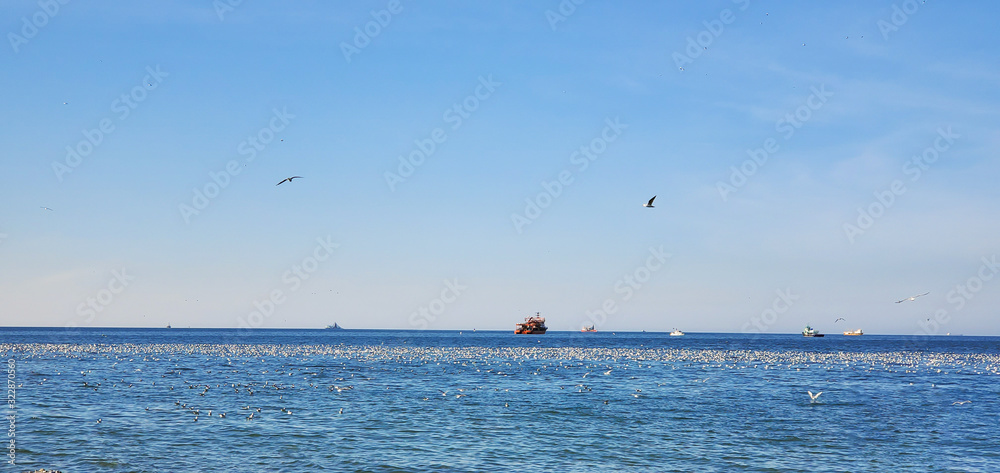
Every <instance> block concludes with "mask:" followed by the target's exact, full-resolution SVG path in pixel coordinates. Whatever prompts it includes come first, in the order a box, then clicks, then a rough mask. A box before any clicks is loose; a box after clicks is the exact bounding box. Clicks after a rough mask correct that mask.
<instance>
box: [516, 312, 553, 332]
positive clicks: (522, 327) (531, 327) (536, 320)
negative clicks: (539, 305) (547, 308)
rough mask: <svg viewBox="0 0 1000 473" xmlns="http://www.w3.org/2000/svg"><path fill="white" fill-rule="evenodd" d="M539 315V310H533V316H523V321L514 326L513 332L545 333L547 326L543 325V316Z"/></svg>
mask: <svg viewBox="0 0 1000 473" xmlns="http://www.w3.org/2000/svg"><path fill="white" fill-rule="evenodd" d="M541 315H542V314H541V312H535V316H534V317H525V318H524V322H521V323H519V324H517V325H516V326H515V328H514V333H528V334H532V333H538V334H542V333H545V331H546V330H548V329H549V328H548V327H546V326H545V317H542V316H541Z"/></svg>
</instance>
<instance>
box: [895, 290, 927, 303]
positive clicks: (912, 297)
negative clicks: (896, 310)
mask: <svg viewBox="0 0 1000 473" xmlns="http://www.w3.org/2000/svg"><path fill="white" fill-rule="evenodd" d="M927 294H930V292H925V293H923V294H917V295H915V296H911V297H907V298H906V299H902V300H898V301H896V303H897V304H899V303H900V302H906V301H912V300H914V299H916V298H918V297H920V296H926V295H927Z"/></svg>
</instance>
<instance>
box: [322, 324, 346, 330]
mask: <svg viewBox="0 0 1000 473" xmlns="http://www.w3.org/2000/svg"><path fill="white" fill-rule="evenodd" d="M326 330H344V327H341V326H340V325H337V322H334V323H333V325H327V326H326Z"/></svg>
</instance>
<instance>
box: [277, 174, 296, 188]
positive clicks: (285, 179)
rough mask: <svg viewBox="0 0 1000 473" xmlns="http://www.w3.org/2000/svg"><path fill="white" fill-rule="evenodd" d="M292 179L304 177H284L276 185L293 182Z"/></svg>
mask: <svg viewBox="0 0 1000 473" xmlns="http://www.w3.org/2000/svg"><path fill="white" fill-rule="evenodd" d="M292 179H302V176H292V177H286V178H284V179H282V180H281V182H279V183H277V184H275V185H276V186H280V185H282V184H284V183H286V182H292Z"/></svg>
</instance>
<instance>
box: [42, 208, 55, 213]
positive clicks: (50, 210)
mask: <svg viewBox="0 0 1000 473" xmlns="http://www.w3.org/2000/svg"><path fill="white" fill-rule="evenodd" d="M42 208H43V209H45V210H48V211H49V212H52V211H53V210H52V209H50V208H48V207H42Z"/></svg>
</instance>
